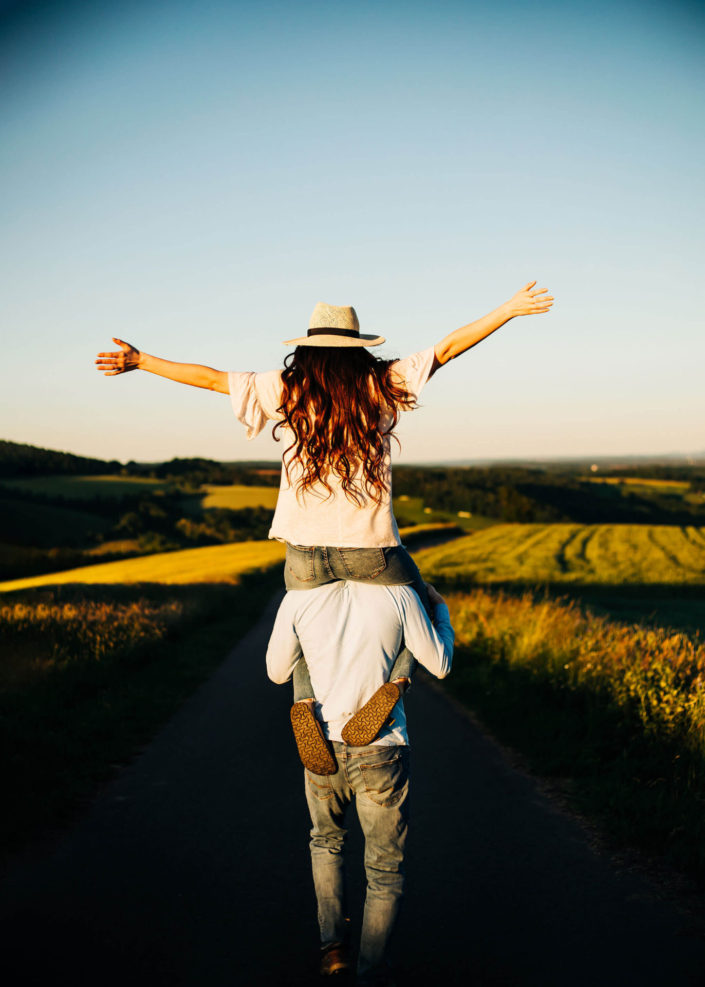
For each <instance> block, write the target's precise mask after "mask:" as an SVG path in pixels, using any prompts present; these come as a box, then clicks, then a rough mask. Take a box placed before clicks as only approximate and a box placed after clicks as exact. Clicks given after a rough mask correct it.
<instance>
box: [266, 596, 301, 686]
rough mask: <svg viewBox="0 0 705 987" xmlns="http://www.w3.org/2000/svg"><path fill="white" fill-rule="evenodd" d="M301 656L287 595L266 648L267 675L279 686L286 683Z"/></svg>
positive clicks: (278, 612)
mask: <svg viewBox="0 0 705 987" xmlns="http://www.w3.org/2000/svg"><path fill="white" fill-rule="evenodd" d="M302 654H303V652H302V650H301V643H300V641H299V638H298V636H297V634H296V628H295V626H294V604H293V602H292V598H291V596H290V595H289V594H288V593H287V595H286V596H285V597H284V599H283V600H282V602H281V605H280V607H279V610H278V611H277V617H276V620H275V621H274V628H273V630H272V635H271V637H270V638H269V645H268V646H267V675H268V676H269V677H270V679H271V680H272V682H276V683H277V684H279V685H281V684H282V683H284V682H288V681H289V679H290V678H291V675H292V672H293V671H294V665H295V664H296V662H297V661H298V660H299V658H300V657H301V655H302Z"/></svg>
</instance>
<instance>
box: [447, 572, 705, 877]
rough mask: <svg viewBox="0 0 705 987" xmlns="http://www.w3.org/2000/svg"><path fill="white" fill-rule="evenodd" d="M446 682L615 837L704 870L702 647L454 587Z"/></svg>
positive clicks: (559, 604) (538, 603) (552, 604)
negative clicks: (453, 636) (453, 649)
mask: <svg viewBox="0 0 705 987" xmlns="http://www.w3.org/2000/svg"><path fill="white" fill-rule="evenodd" d="M450 606H451V611H452V616H453V622H454V625H455V628H456V633H457V644H458V650H457V658H456V662H455V667H454V670H453V675H452V676H450V678H449V679H448V680H447V688H448V689H449V690H450V691H451V692H453V693H455V694H456V695H457V696H458V697H459V698H460V699H462V700H463V701H464V702H466V703H467V704H468V705H469V706H470V707H472V708H473V709H475V710H477V712H478V714H479V715H480V717H481V718H482V719H483V720H484V722H486V723H487V725H488V726H489V727H490V729H492V730H493V731H494V732H495V733H496V734H497V735H498V736H499V737H500V739H503V740H504V741H505V742H507V743H509V744H511V745H514V746H516V747H517V748H519V749H520V750H522V751H524V752H525V753H526V754H527V756H528V757H529V759H530V761H531V763H532V765H533V766H534V767H535V768H536V770H538V771H540V772H541V773H544V774H549V775H554V776H559V777H561V778H562V779H564V780H565V784H566V786H567V790H568V792H569V793H570V795H571V797H572V798H573V800H574V801H575V802H576V803H577V804H578V805H580V806H581V807H582V808H584V809H587V810H588V811H590V812H593V813H597V814H598V815H600V816H601V817H602V818H603V819H604V821H605V822H606V824H607V826H608V827H609V828H610V829H611V830H612V832H613V833H614V834H615V835H616V836H617V837H618V839H619V840H620V841H622V842H626V843H631V844H636V845H640V846H642V847H644V848H646V849H647V850H649V851H652V852H658V853H660V854H665V855H666V856H668V857H670V859H671V860H672V861H673V862H675V863H677V864H678V865H679V866H681V867H684V868H685V869H687V870H688V871H690V872H691V873H694V874H697V875H699V876H700V877H704V878H705V839H704V838H705V819H704V817H703V811H702V809H703V804H704V803H705V645H703V643H702V642H701V641H700V639H699V638H698V637H697V636H694V637H690V636H687V635H685V634H681V633H674V632H672V631H669V630H665V629H658V628H657V629H650V628H647V627H643V626H640V625H638V624H623V623H618V622H615V621H611V620H609V619H607V618H605V617H599V616H595V615H592V614H590V613H586V612H583V611H582V610H581V609H580V608H579V607H578V606H577V605H576V604H575V603H572V602H568V601H556V600H552V599H548V598H540V597H537V595H536V594H535V593H532V592H524V593H522V594H520V595H511V594H508V593H506V592H497V593H493V592H491V591H490V590H487V589H478V590H474V591H473V592H471V593H467V594H455V595H452V596H451V597H450Z"/></svg>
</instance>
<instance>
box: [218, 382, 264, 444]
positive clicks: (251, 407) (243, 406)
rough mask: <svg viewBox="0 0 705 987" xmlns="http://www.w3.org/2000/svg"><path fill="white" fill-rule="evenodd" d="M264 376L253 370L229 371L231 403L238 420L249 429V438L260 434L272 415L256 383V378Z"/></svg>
mask: <svg viewBox="0 0 705 987" xmlns="http://www.w3.org/2000/svg"><path fill="white" fill-rule="evenodd" d="M261 376H264V375H263V374H256V373H253V372H252V371H245V372H243V373H241V372H239V371H236V370H231V371H230V372H229V373H228V387H229V389H230V403H231V404H232V406H233V412H234V413H235V417H236V418H237V420H238V421H240V422H242V424H243V425H244V426H245V428H246V429H247V438H248V439H254V438H255V436H257V435H259V433H260V432H261V431H262V429H263V428H264V426H265V425H266V424H267V421H268V419H269V418H270V417H274V416H272V415H271V414H268V413H267V410H266V409H265V407H264V405H263V403H262V401H261V400H260V396H259V394H258V388H257V385H256V378H257V377H261Z"/></svg>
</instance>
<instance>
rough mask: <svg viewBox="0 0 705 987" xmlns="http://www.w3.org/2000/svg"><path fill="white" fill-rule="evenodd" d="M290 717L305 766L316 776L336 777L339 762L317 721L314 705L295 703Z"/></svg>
mask: <svg viewBox="0 0 705 987" xmlns="http://www.w3.org/2000/svg"><path fill="white" fill-rule="evenodd" d="M289 715H290V717H291V727H292V730H293V731H294V740H295V741H296V746H297V747H298V749H299V757H300V758H301V763H302V764H303V766H304V767H305V768H308V770H309V771H312V772H313V774H315V775H334V774H335V772H336V771H337V770H338V762H337V761H336V759H335V754H334V753H333V748H332V747H331V745H330V741H328V740H327V739H326V737H325V736H324V733H323V730H322V728H321V724H320V723H319V722H318V720H317V719H316V713H315V711H314V709H313V703H305V702H304V703H294V705H293V706H292V707H291V713H290V714H289Z"/></svg>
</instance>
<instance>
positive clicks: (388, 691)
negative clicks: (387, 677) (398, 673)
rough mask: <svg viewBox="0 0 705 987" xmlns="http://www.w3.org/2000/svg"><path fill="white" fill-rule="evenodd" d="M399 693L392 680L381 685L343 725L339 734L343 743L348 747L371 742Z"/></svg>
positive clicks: (384, 721)
mask: <svg viewBox="0 0 705 987" xmlns="http://www.w3.org/2000/svg"><path fill="white" fill-rule="evenodd" d="M400 695H401V690H400V689H399V686H397V685H395V684H394V683H393V682H385V684H384V685H381V686H380V687H379V689H378V690H377V692H375V694H374V695H373V696H372V698H371V699H368V700H367V702H366V703H365V705H364V706H362V707H361V708H360V709H358V711H357V713H355V715H354V716H353V717H351V718H350V719H349V720H348V722H347V723H346V724H345V726H344V727H343V729H342V732H341V735H342V738H343V740H344V741H345V743H346V744H349V745H350V747H366V746H367V745H368V744H371V743H372V741H373V740H374V739H375V737H376V736H377V734H378V733H379V731H380V730H381V729H382V727H383V726H384V724H385V723H386V722H387V720H388V719H389V714H390V713H391V712H392V710H393V709H394V707H395V706H396V704H397V701H398V699H399V696H400Z"/></svg>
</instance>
